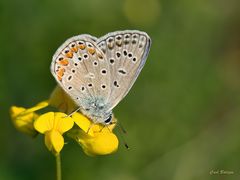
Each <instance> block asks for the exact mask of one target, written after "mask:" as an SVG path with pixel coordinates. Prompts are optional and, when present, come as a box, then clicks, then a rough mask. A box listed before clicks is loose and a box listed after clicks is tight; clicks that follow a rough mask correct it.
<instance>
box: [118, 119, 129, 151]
mask: <svg viewBox="0 0 240 180" xmlns="http://www.w3.org/2000/svg"><path fill="white" fill-rule="evenodd" d="M116 125H117V127H118V128H119V135H120V138H121V140H122V142H123V144H124V146H125V148H126V149H128V150H129V149H130V148H129V146H128V144H127V142H126V140H125V138H124V135H123V133H124V134H126V133H127V131H126V130H125V129H124V128H123V126H122V125H121V124H120V123H119V122H117V124H116Z"/></svg>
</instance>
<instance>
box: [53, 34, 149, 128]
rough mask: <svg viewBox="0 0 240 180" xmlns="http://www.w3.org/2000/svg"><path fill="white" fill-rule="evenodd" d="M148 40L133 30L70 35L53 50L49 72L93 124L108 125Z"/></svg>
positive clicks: (140, 63)
mask: <svg viewBox="0 0 240 180" xmlns="http://www.w3.org/2000/svg"><path fill="white" fill-rule="evenodd" d="M150 45H151V39H150V37H149V36H148V35H147V34H146V33H145V32H141V31H136V30H126V31H116V32H112V33H109V34H107V35H105V36H103V37H101V38H99V39H98V38H96V37H93V36H90V35H87V34H84V35H79V36H74V37H72V38H69V39H68V40H67V41H65V42H64V43H63V44H62V45H61V46H60V47H59V48H58V50H57V51H56V53H55V54H54V56H53V59H52V64H51V73H52V74H53V76H54V77H55V79H56V80H57V82H58V84H59V85H60V86H61V87H62V88H63V89H64V91H65V92H66V93H67V94H68V95H69V96H70V97H71V98H72V100H73V101H74V102H75V103H76V105H78V106H79V109H80V111H81V112H82V113H83V114H84V115H86V116H87V117H89V118H90V119H91V120H92V121H93V122H94V123H102V124H109V123H110V122H111V118H112V109H113V108H114V107H115V106H116V105H117V104H118V103H119V102H120V101H121V100H122V99H123V98H124V97H125V96H126V94H127V93H128V91H129V90H130V89H131V87H132V85H133V84H134V82H135V80H136V79H137V77H138V75H139V73H140V71H141V69H142V68H143V66H144V64H145V61H146V58H147V55H148V52H149V50H150Z"/></svg>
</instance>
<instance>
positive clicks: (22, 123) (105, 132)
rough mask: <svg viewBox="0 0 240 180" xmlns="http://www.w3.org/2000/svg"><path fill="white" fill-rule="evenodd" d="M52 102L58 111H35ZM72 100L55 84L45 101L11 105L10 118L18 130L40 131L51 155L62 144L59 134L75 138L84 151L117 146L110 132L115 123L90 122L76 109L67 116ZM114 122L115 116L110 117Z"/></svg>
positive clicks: (99, 152) (108, 151) (32, 133)
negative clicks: (32, 104)
mask: <svg viewBox="0 0 240 180" xmlns="http://www.w3.org/2000/svg"><path fill="white" fill-rule="evenodd" d="M49 105H51V106H54V107H56V108H58V109H59V111H61V112H47V113H44V114H41V115H39V114H37V113H36V111H38V110H41V109H43V108H46V107H47V106H49ZM74 108H75V104H74V103H73V102H72V101H71V99H70V98H69V97H68V96H67V95H66V94H65V93H64V91H63V90H62V89H61V88H59V87H57V88H56V89H55V90H54V92H53V94H52V95H51V98H50V100H49V101H43V102H41V103H39V104H37V105H36V106H34V107H32V108H29V109H26V108H23V107H16V106H12V107H11V109H10V114H11V119H12V122H13V124H14V126H15V127H16V129H17V130H19V131H20V132H22V133H25V134H27V135H30V136H32V137H35V136H36V135H37V134H38V133H41V134H44V140H45V145H46V147H47V148H48V150H50V151H51V152H53V153H54V154H55V155H57V154H58V153H60V151H61V150H62V148H63V146H64V138H63V134H64V133H66V134H67V135H68V136H69V137H71V138H73V139H74V140H76V141H77V142H78V143H79V144H80V145H81V147H82V148H83V150H84V152H85V153H86V154H87V155H90V156H94V155H106V154H111V153H113V152H115V151H116V150H117V148H118V139H117V137H116V135H115V134H114V133H113V129H114V127H115V124H116V123H114V124H112V125H109V126H106V127H105V126H103V125H101V124H93V123H92V121H91V120H89V119H88V118H87V117H85V116H84V115H82V114H80V113H78V112H76V113H74V114H73V115H72V116H71V117H70V116H68V115H67V114H69V113H70V112H71V111H72V110H73V109H74ZM114 121H115V122H116V120H114Z"/></svg>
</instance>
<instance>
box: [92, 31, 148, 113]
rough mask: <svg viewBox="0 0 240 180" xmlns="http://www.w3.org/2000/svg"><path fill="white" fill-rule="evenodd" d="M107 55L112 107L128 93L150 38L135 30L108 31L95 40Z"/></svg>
mask: <svg viewBox="0 0 240 180" xmlns="http://www.w3.org/2000/svg"><path fill="white" fill-rule="evenodd" d="M96 43H97V45H98V47H99V48H100V49H101V50H102V52H103V53H104V54H105V56H106V57H107V61H108V63H109V69H110V73H111V77H110V78H111V79H110V86H111V91H110V93H109V96H108V102H109V103H110V104H111V105H110V109H113V108H114V107H115V106H116V105H117V104H118V103H119V102H120V101H121V100H122V99H123V98H124V97H125V96H126V94H127V93H128V91H129V90H130V89H131V87H132V85H133V84H134V82H135V80H136V79H137V77H138V75H139V73H140V71H141V70H142V68H143V66H144V64H145V62H146V59H147V56H148V53H149V50H150V46H151V39H150V37H149V36H148V35H147V34H146V33H145V32H141V31H136V30H126V31H117V32H112V33H109V34H107V35H105V36H103V37H101V38H100V39H99V40H97V41H96Z"/></svg>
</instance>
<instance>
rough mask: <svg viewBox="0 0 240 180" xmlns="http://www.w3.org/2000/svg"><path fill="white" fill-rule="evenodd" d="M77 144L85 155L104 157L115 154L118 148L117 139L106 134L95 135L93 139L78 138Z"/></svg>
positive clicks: (112, 135)
mask: <svg viewBox="0 0 240 180" xmlns="http://www.w3.org/2000/svg"><path fill="white" fill-rule="evenodd" d="M79 143H80V145H81V146H82V148H83V150H84V152H85V153H86V154H87V155H90V156H95V155H106V154H111V153H113V152H115V151H116V150H117V148H118V139H117V137H116V135H115V134H113V133H107V132H99V133H95V136H94V137H91V138H89V136H88V137H87V136H84V135H83V136H79Z"/></svg>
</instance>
